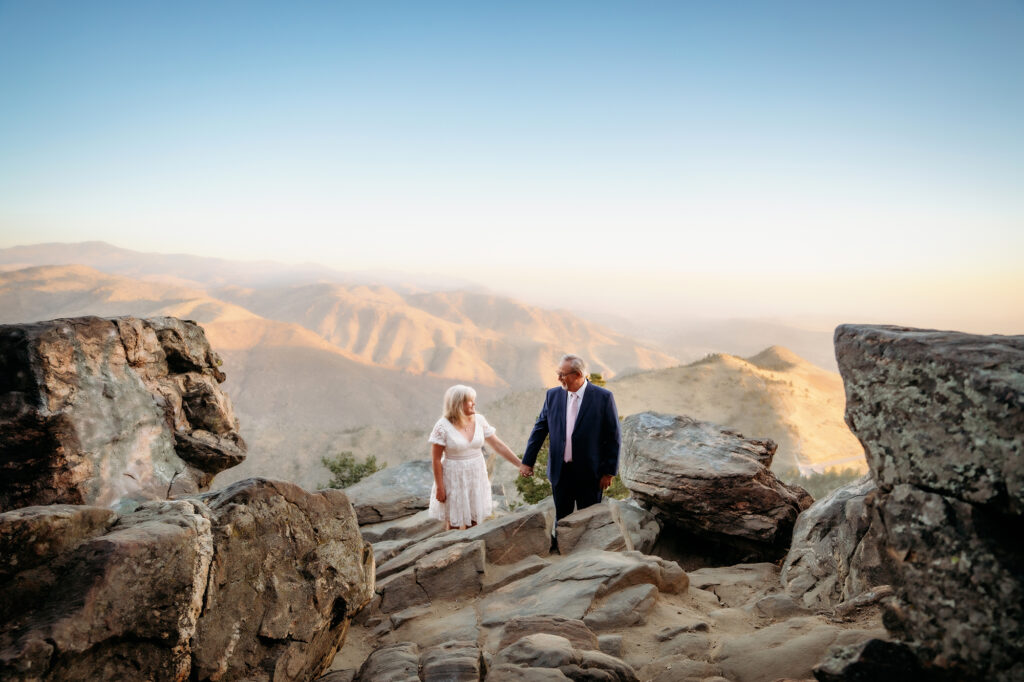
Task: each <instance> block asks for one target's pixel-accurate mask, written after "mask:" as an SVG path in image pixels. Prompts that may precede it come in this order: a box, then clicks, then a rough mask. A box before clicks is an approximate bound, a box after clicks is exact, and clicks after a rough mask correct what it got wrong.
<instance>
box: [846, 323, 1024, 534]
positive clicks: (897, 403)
mask: <svg viewBox="0 0 1024 682" xmlns="http://www.w3.org/2000/svg"><path fill="white" fill-rule="evenodd" d="M835 346H836V359H837V360H838V362H839V370H840V373H841V374H842V376H843V381H844V383H845V386H846V423H847V424H848V425H849V426H850V428H851V429H852V430H853V432H854V434H855V435H856V436H857V437H858V438H859V439H860V441H861V443H862V444H863V445H864V452H865V454H866V455H867V459H868V465H869V466H870V468H871V472H872V474H873V475H874V477H875V478H876V479H877V480H878V483H879V485H880V486H881V487H882V488H883V489H884V490H889V489H891V488H892V487H893V486H896V485H899V484H901V483H906V484H909V485H912V486H914V487H916V488H920V489H922V490H930V491H933V492H936V493H938V494H941V495H946V496H948V497H955V498H957V499H959V500H963V501H964V502H968V503H970V504H975V505H985V507H986V508H989V509H992V510H993V511H994V512H997V513H1001V514H1010V515H1012V516H1014V517H1020V516H1021V515H1022V514H1024V459H1022V457H1021V455H1022V454H1024V405H1022V401H1021V396H1022V395H1024V336H978V335H974V334H961V333H958V332H943V331H931V330H922V329H909V328H906V327H890V326H865V325H842V326H840V327H838V328H837V329H836V332H835Z"/></svg>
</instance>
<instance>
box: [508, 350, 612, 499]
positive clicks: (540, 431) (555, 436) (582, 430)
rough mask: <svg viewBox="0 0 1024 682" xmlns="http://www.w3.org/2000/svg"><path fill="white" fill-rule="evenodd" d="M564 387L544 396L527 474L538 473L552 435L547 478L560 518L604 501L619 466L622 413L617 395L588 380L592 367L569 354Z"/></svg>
mask: <svg viewBox="0 0 1024 682" xmlns="http://www.w3.org/2000/svg"><path fill="white" fill-rule="evenodd" d="M558 381H559V383H561V384H562V388H552V389H551V390H550V391H548V392H547V395H546V396H545V398H544V405H543V407H541V409H540V416H538V417H537V422H536V423H535V424H534V425H533V431H532V432H531V433H530V439H529V441H528V442H527V444H526V453H525V454H524V455H523V465H524V469H525V470H524V472H523V473H524V475H527V476H529V475H531V474H532V473H533V465H534V463H535V462H536V461H537V453H538V452H540V448H541V446H542V445H543V444H544V438H545V437H547V436H550V444H549V449H548V453H549V454H548V480H550V481H551V488H552V490H553V492H554V497H555V518H556V519H561V518H563V517H565V516H568V515H569V514H571V513H572V512H573V511H574V509H583V508H584V507H589V506H590V505H592V504H597V503H598V502H600V501H601V496H602V493H603V492H604V490H605V489H607V488H608V486H609V485H611V482H612V477H613V476H614V475H615V473H616V471H618V468H619V446H620V445H621V442H622V438H621V436H620V435H619V413H618V410H617V409H616V407H615V398H614V397H612V392H611V391H609V390H607V389H604V388H601V387H600V386H595V385H594V384H592V383H590V382H589V381H587V365H586V363H585V362H584V361H583V359H582V358H580V357H578V356H576V355H564V356H562V361H561V363H560V365H559V368H558Z"/></svg>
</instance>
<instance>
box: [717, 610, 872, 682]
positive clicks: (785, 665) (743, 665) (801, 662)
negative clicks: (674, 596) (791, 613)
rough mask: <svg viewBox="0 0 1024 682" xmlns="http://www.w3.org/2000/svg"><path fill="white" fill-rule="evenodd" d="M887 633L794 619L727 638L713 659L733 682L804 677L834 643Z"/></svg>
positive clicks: (815, 620) (761, 681) (840, 643)
mask: <svg viewBox="0 0 1024 682" xmlns="http://www.w3.org/2000/svg"><path fill="white" fill-rule="evenodd" d="M880 636H884V632H882V631H881V629H878V630H859V629H851V630H844V629H842V628H840V627H838V626H835V625H832V624H829V623H823V622H821V621H820V620H818V619H816V618H810V617H805V618H791V619H789V620H786V621H783V622H781V623H776V624H774V625H769V626H768V627H765V628H761V629H760V630H757V631H755V632H752V633H750V634H748V635H739V636H736V637H731V638H728V639H725V640H723V642H722V645H721V647H720V648H719V649H718V651H717V653H716V655H715V657H714V658H713V660H712V661H711V662H712V663H715V664H717V665H718V666H719V667H720V668H721V669H722V676H723V677H725V678H727V679H729V680H732V681H733V682H773V681H774V680H778V679H782V678H785V679H790V678H791V679H796V680H803V679H808V678H810V677H812V676H813V672H812V669H813V668H814V667H815V666H816V665H817V664H818V663H819V662H820V661H821V660H822V659H823V658H825V655H826V653H827V652H828V650H829V648H830V647H832V646H833V645H837V646H846V645H852V644H857V643H859V642H862V641H865V640H868V639H872V638H878V637H880Z"/></svg>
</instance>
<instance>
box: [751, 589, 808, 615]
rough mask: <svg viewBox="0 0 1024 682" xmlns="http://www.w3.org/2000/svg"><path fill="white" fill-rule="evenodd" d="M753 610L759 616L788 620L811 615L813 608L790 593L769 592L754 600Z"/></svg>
mask: <svg viewBox="0 0 1024 682" xmlns="http://www.w3.org/2000/svg"><path fill="white" fill-rule="evenodd" d="M750 610H751V612H752V613H753V614H754V615H755V616H758V617H759V618H767V619H770V620H786V619H787V618H792V617H794V616H809V615H811V614H812V613H813V611H811V609H808V608H806V607H805V606H803V605H802V604H799V603H797V601H796V600H795V599H793V598H792V597H790V596H789V595H788V594H769V595H767V596H764V597H761V598H760V599H758V600H757V601H756V602H754V605H753V607H751V609H750Z"/></svg>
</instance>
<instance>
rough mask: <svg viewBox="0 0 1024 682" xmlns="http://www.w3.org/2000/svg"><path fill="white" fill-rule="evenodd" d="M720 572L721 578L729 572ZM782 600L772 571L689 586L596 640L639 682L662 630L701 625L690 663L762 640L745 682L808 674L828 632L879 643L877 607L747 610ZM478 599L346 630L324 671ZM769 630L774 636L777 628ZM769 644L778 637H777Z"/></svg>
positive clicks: (742, 669)
mask: <svg viewBox="0 0 1024 682" xmlns="http://www.w3.org/2000/svg"><path fill="white" fill-rule="evenodd" d="M549 559H550V560H551V562H552V563H553V564H557V563H558V562H560V561H563V560H564V558H563V557H560V556H558V555H552V556H551V557H549ZM494 569H495V567H493V566H488V570H494ZM723 570H726V571H727V570H728V567H726V568H724V569H723ZM525 580H530V578H529V577H527V578H525ZM715 589H717V590H718V591H719V592H720V593H721V594H722V597H720V596H718V595H716V593H715V592H714V591H712V590H715ZM781 592H782V589H781V584H780V583H779V582H778V579H777V571H775V572H773V573H771V574H770V576H768V578H767V579H764V580H759V581H757V582H754V583H751V584H731V585H728V586H726V587H724V588H715V587H712V588H711V589H697V588H695V587H694V586H693V585H691V587H690V588H689V589H688V590H687V591H686V592H684V593H681V594H660V595H659V597H658V600H657V602H656V603H655V605H654V607H653V608H652V609H651V611H650V612H649V613H648V614H647V615H646V617H645V618H644V619H643V620H642V621H641V622H640V623H638V624H635V625H632V626H628V627H622V628H616V629H611V630H602V631H600V632H597V633H596V634H598V635H609V634H611V635H621V636H622V655H621V658H622V659H623V660H624V661H626V662H627V663H629V664H630V665H632V666H633V667H634V669H636V670H637V671H638V674H640V679H641V680H649V679H653V676H654V675H655V674H656V673H657V670H655V669H652V668H655V666H650V665H649V664H652V663H653V662H654V661H656V660H658V659H660V658H664V657H665V656H666V654H667V652H668V651H669V650H671V648H672V646H673V644H672V643H670V642H669V643H666V642H664V641H659V637H658V635H659V633H662V638H661V639H665V637H664V631H665V629H666V628H673V627H680V626H684V627H685V626H686V625H688V624H694V623H700V622H704V623H707V630H706V631H702V632H698V633H697V634H696V635H695V636H694V637H693V640H694V644H695V646H696V650H694V649H692V648H691V649H690V651H689V655H691V656H692V657H693V658H694V660H711V661H714V660H716V658H718V657H719V656H720V655H722V653H723V652H724V651H725V649H724V648H723V647H726V645H727V644H728V643H729V641H730V640H734V639H736V638H738V637H744V636H749V635H751V634H752V633H757V632H759V631H761V632H762V634H763V635H765V641H764V642H763V643H762V644H759V645H758V646H756V647H751V648H752V649H757V650H756V651H751V652H750V653H751V655H752V656H756V655H762V656H763V655H765V650H766V649H773V648H777V649H778V650H779V655H778V656H775V657H769V659H768V660H769V663H768V664H767V665H766V664H764V663H763V662H760V661H758V660H751V661H743V660H735V657H734V659H733V660H732V662H731V663H732V664H733V666H734V675H735V679H738V680H744V681H747V680H750V681H756V680H760V679H776V678H775V677H772V675H774V674H775V673H776V672H779V673H782V674H780V675H778V677H786V676H789V675H791V674H792V673H793V672H795V671H801V670H802V671H804V672H805V673H809V671H810V667H811V666H813V665H815V664H816V663H818V662H819V661H820V660H821V657H822V656H823V654H824V651H825V650H826V649H827V648H828V647H827V646H825V645H823V644H822V641H823V639H822V638H823V637H826V638H827V637H834V636H835V633H834V632H833V629H835V628H841V629H842V630H843V631H849V633H848V634H849V635H850V636H855V637H864V635H863V634H862V633H863V632H864V631H869V632H871V633H872V634H873V636H878V637H883V638H884V637H886V635H885V631H884V628H883V627H882V624H881V617H880V612H879V610H878V608H877V607H872V608H870V609H868V610H866V611H863V612H860V613H859V614H857V615H856V617H854V618H852V619H850V620H838V619H834V618H832V617H831V616H830V614H827V613H796V614H792V615H791V616H790V617H788V618H787V617H776V618H770V617H767V616H765V615H763V614H762V615H759V613H758V612H757V611H756V610H755V609H754V608H753V604H754V603H755V602H756V601H757V600H758V599H759V598H761V597H763V596H765V595H769V594H779V593H781ZM482 596H484V595H481V597H482ZM481 597H478V598H477V599H476V600H461V601H456V602H437V603H433V604H430V605H429V613H427V614H425V615H423V616H420V617H419V618H416V619H415V620H412V621H409V622H408V623H406V624H404V625H402V626H401V627H400V628H399V629H398V630H397V631H394V632H388V633H384V634H374V632H373V628H367V627H361V626H357V625H353V626H352V627H351V628H350V630H349V633H348V635H347V638H346V641H345V643H344V645H343V647H342V649H341V651H340V652H339V653H338V654H337V656H336V657H335V659H334V661H333V663H332V665H331V670H346V669H358V668H359V666H360V665H362V663H363V661H364V660H365V659H366V657H367V656H369V654H370V653H372V652H373V650H374V649H375V648H377V647H379V646H382V645H384V644H391V643H394V642H400V641H415V640H416V639H418V634H417V631H418V630H419V632H420V633H422V634H424V636H436V635H435V633H433V632H430V629H431V624H432V623H435V622H436V621H438V620H440V619H442V618H445V617H447V616H451V615H452V614H455V613H457V612H458V611H460V610H462V609H465V608H466V607H467V606H468V605H471V604H473V603H475V602H476V601H477V600H479V599H480V598H481ZM779 623H791V624H792V625H793V630H792V634H791V635H790V640H789V641H788V642H787V641H785V640H783V641H778V640H777V639H772V638H771V637H769V636H768V632H767V631H765V630H764V629H765V628H768V627H770V626H772V625H777V624H779ZM775 630H779V628H778V627H776V628H775ZM858 631H859V632H858ZM428 633H429V634H428ZM807 633H810V635H808V634H807ZM815 633H816V634H815ZM829 633H832V634H831V635H830V634H829ZM489 634H490V632H489V630H488V629H486V628H481V630H480V637H479V639H478V642H479V643H482V644H485V645H486V642H487V641H488V639H489ZM783 636H785V634H784V635H783ZM776 637H778V636H777V635H776ZM734 648H735V647H734ZM491 653H494V652H493V651H492V652H491ZM772 662H774V663H772ZM773 664H777V665H778V666H779V668H778V670H777V671H773V670H772V665H773ZM669 665H671V663H669ZM644 666H648V668H647V669H645V670H644V671H642V670H641V669H643V668H644ZM808 676H809V675H808Z"/></svg>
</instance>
